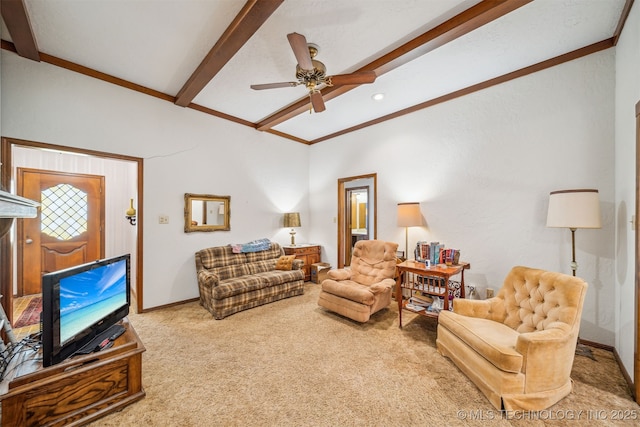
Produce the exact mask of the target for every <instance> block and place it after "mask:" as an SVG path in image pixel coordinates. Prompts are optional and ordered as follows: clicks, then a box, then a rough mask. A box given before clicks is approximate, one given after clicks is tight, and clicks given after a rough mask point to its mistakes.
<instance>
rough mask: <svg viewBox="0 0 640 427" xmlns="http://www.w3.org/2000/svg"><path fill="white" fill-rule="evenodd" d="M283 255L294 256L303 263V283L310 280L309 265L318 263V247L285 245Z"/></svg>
mask: <svg viewBox="0 0 640 427" xmlns="http://www.w3.org/2000/svg"><path fill="white" fill-rule="evenodd" d="M283 249H284V253H285V255H295V256H296V259H301V260H302V262H304V264H303V266H302V270H304V281H305V282H308V281H309V280H311V264H315V263H316V262H320V245H310V244H301V245H287V246H283Z"/></svg>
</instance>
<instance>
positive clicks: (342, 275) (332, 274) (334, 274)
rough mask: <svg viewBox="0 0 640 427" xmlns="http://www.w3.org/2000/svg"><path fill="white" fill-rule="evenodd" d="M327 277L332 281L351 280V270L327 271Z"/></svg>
mask: <svg viewBox="0 0 640 427" xmlns="http://www.w3.org/2000/svg"><path fill="white" fill-rule="evenodd" d="M327 277H329V278H330V279H333V280H338V281H339V280H349V279H351V270H347V269H345V268H339V269H336V270H329V272H328V273H327Z"/></svg>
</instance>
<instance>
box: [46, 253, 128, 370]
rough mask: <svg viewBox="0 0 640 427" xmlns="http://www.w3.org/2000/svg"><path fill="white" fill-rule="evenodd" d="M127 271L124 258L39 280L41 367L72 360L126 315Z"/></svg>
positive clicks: (57, 273)
mask: <svg viewBox="0 0 640 427" xmlns="http://www.w3.org/2000/svg"><path fill="white" fill-rule="evenodd" d="M129 269H130V256H129V255H128V254H127V255H121V256H118V257H113V258H108V259H104V260H99V261H96V262H92V263H88V264H83V265H80V266H76V267H72V268H69V269H65V270H61V271H57V272H53V273H48V274H45V275H44V276H43V278H42V301H43V305H42V349H43V365H44V366H50V365H53V364H56V363H59V362H61V361H62V360H64V359H66V358H67V357H70V356H72V355H73V354H74V353H75V352H76V351H78V350H80V349H81V348H82V347H83V346H84V345H85V344H87V343H89V342H90V341H91V340H92V339H93V338H95V337H96V336H97V335H99V334H100V333H101V332H104V331H105V330H106V329H108V328H109V327H110V326H111V325H113V324H115V323H117V322H118V321H119V320H121V319H122V318H123V317H125V316H126V315H127V314H129V303H130V299H129V294H130V288H131V283H130V270H129Z"/></svg>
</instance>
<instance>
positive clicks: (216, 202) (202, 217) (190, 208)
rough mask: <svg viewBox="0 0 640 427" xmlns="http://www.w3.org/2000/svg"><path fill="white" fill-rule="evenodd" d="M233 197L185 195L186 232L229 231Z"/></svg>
mask: <svg viewBox="0 0 640 427" xmlns="http://www.w3.org/2000/svg"><path fill="white" fill-rule="evenodd" d="M230 204H231V196H215V195H212V194H191V193H186V194H185V195H184V231H185V233H191V232H194V231H228V230H230V229H231V226H230V222H229V208H230Z"/></svg>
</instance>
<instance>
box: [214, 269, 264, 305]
mask: <svg viewBox="0 0 640 427" xmlns="http://www.w3.org/2000/svg"><path fill="white" fill-rule="evenodd" d="M268 286H269V282H268V281H267V280H266V279H265V278H264V277H261V276H259V275H255V274H251V275H247V276H240V277H232V278H230V279H225V280H220V283H219V284H218V286H216V287H215V288H213V298H215V299H223V298H228V297H231V296H234V295H239V294H243V293H246V292H252V291H255V290H257V289H262V288H265V287H268Z"/></svg>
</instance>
